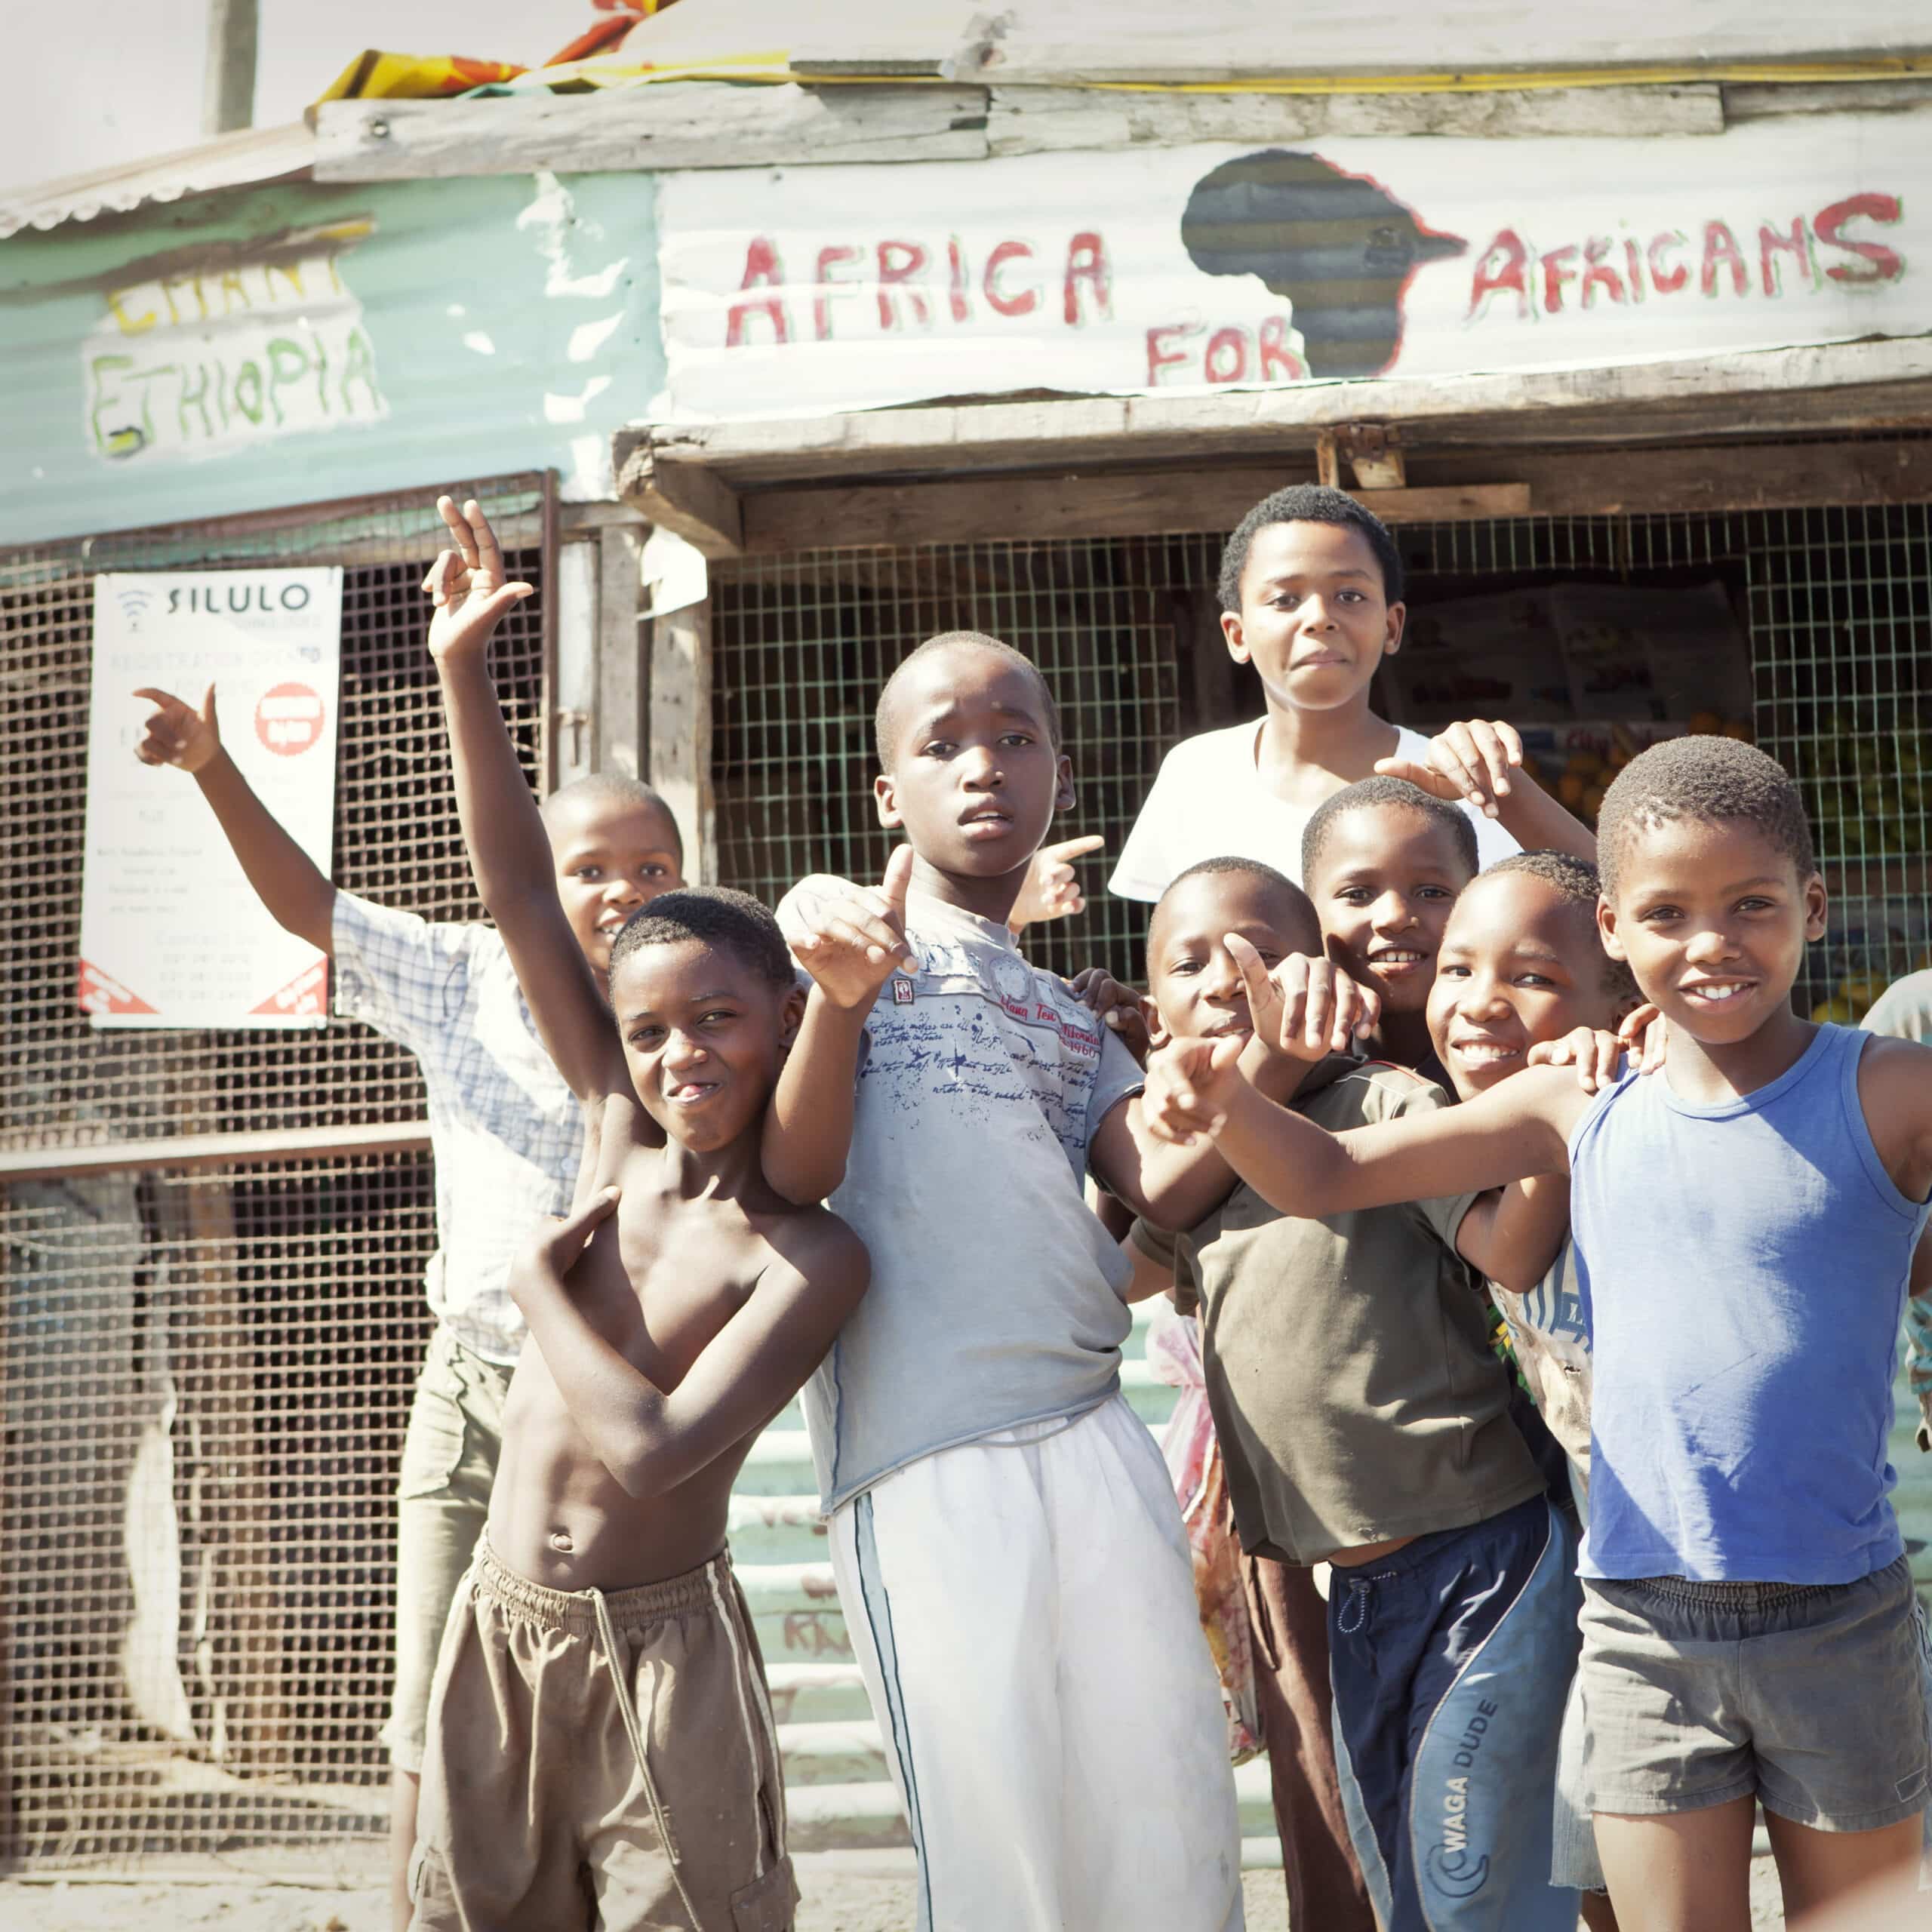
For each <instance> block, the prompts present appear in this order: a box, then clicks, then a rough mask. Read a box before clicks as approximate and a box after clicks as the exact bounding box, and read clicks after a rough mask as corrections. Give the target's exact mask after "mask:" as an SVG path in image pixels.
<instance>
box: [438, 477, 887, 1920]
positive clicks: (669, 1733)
mask: <svg viewBox="0 0 1932 1932" xmlns="http://www.w3.org/2000/svg"><path fill="white" fill-rule="evenodd" d="M440 507H441V510H442V513H443V517H444V520H445V522H446V523H447V524H448V526H449V529H450V532H451V537H452V539H453V540H454V543H455V544H456V546H457V548H456V549H455V551H454V552H445V554H444V555H442V556H441V558H439V559H438V561H437V565H436V567H435V570H434V571H433V572H432V574H431V577H430V580H429V586H430V589H431V592H432V596H433V597H434V598H435V605H436V611H435V616H434V617H433V618H432V621H431V623H430V627H429V648H430V651H431V654H432V656H433V657H435V660H436V665H437V669H438V672H439V673H440V674H441V681H442V689H443V699H444V703H445V709H446V712H447V715H448V721H449V728H450V738H451V751H452V755H453V758H454V764H455V771H456V785H457V804H458V807H459V809H460V812H461V814H462V818H463V832H464V836H465V838H466V841H467V842H468V844H469V851H470V854H471V858H472V863H473V864H474V866H475V872H476V881H477V885H478V889H479V891H481V895H482V897H483V901H484V903H485V905H486V906H488V908H489V910H490V912H491V915H492V916H493V917H494V918H495V920H496V921H497V925H498V928H499V929H500V931H501V932H502V934H503V940H504V943H505V944H506V946H507V948H508V949H509V956H510V959H511V961H512V964H513V965H514V966H515V969H516V974H517V978H518V982H519V983H520V984H521V986H522V987H523V989H524V992H525V997H526V998H528V1001H529V1003H530V1007H531V1012H532V1014H533V1015H534V1017H535V1019H536V1021H537V1026H538V1027H539V1029H540V1030H541V1032H542V1033H543V1038H544V1041H545V1043H546V1045H547V1046H548V1047H549V1050H550V1053H551V1056H552V1059H553V1060H555V1063H556V1065H557V1067H558V1070H559V1071H560V1072H561V1073H562V1074H563V1075H564V1077H565V1079H566V1080H568V1081H569V1083H570V1085H571V1090H572V1091H574V1093H575V1094H577V1097H578V1099H579V1100H580V1102H581V1103H582V1104H583V1109H584V1115H585V1126H586V1138H587V1141H588V1147H587V1150H586V1174H585V1177H584V1178H585V1182H586V1188H587V1195H588V1198H586V1199H585V1200H584V1201H583V1204H582V1205H580V1208H579V1211H578V1212H577V1214H576V1215H575V1216H574V1218H573V1219H572V1220H571V1222H569V1223H566V1224H565V1227H564V1228H563V1229H561V1230H560V1231H558V1232H557V1233H556V1234H555V1235H553V1236H552V1237H551V1238H549V1239H547V1240H546V1241H542V1242H540V1244H538V1246H537V1248H536V1250H535V1251H533V1252H532V1253H531V1254H528V1255H527V1256H526V1257H525V1258H524V1260H523V1262H522V1263H521V1264H520V1265H519V1266H518V1269H517V1271H516V1272H515V1275H514V1277H513V1291H514V1293H515V1296H516V1299H517V1303H518V1306H519V1307H520V1308H521V1310H522V1312H523V1315H524V1317H525V1320H526V1321H527V1322H528V1324H529V1328H530V1337H531V1344H532V1346H526V1347H525V1350H524V1352H523V1355H522V1357H521V1359H520V1361H518V1365H517V1371H516V1374H515V1378H514V1379H513V1380H512V1383H511V1386H510V1392H509V1401H508V1404H507V1407H506V1413H505V1417H504V1427H503V1457H502V1460H501V1462H500V1465H499V1466H498V1471H497V1484H496V1487H495V1490H494V1493H493V1494H492V1497H491V1510H490V1518H489V1524H488V1528H487V1529H486V1531H485V1540H484V1542H483V1544H482V1546H481V1548H480V1549H479V1550H478V1555H477V1558H476V1561H475V1564H474V1565H473V1566H472V1569H471V1571H470V1573H469V1576H468V1577H466V1580H465V1581H464V1583H463V1586H462V1587H461V1589H460V1590H459V1592H458V1593H457V1604H456V1607H455V1609H454V1611H452V1613H451V1620H450V1624H449V1627H448V1630H447V1632H446V1633H445V1638H444V1644H443V1650H442V1654H441V1657H440V1659H439V1660H438V1665H437V1675H436V1686H435V1691H434V1692H433V1694H432V1700H431V1709H430V1719H429V1732H430V1736H429V1747H428V1751H427V1753H426V1757H425V1760H424V1767H423V1798H422V1807H421V1814H420V1820H419V1825H418V1839H419V1841H418V1846H417V1858H416V1869H415V1872H414V1881H413V1882H414V1897H415V1902H416V1916H415V1919H414V1924H416V1925H417V1926H418V1927H423V1928H441V1927H465V1928H467V1927H473V1926H478V1925H482V1926H488V1927H493V1928H506V1927H529V1928H531V1932H550V1929H551V1928H552V1927H563V1926H567V1925H577V1926H584V1927H589V1926H592V1925H597V1924H601V1925H604V1926H608V1927H620V1926H645V1925H649V1926H653V1927H669V1926H675V1927H681V1928H687V1932H783V1928H785V1927H789V1925H790V1924H791V1923H792V1907H793V1906H794V1905H795V1902H796V1900H797V1888H796V1886H795V1884H794V1882H793V1879H792V1868H791V1862H790V1860H789V1858H788V1857H786V1852H785V1845H784V1798H783V1786H782V1783H781V1779H780V1766H779V1762H778V1755H777V1743H776V1739H775V1735H774V1730H773V1728H772V1724H771V1713H770V1709H769V1706H768V1703H767V1701H766V1697H765V1692H764V1673H763V1668H762V1666H761V1662H760V1660H759V1657H758V1645H757V1641H756V1638H755V1635H754V1634H753V1632H752V1626H751V1622H750V1619H749V1616H748V1614H747V1613H746V1608H745V1605H744V1602H743V1598H742V1597H741V1596H740V1594H739V1592H738V1589H737V1583H736V1582H735V1580H734V1578H733V1576H732V1574H731V1561H730V1556H729V1554H728V1552H727V1550H726V1549H725V1547H724V1530H725V1521H726V1512H727V1506H728V1501H729V1498H730V1495H731V1483H732V1480H733V1478H734V1476H735V1475H736V1474H737V1470H738V1469H739V1466H740V1464H741V1463H743V1460H744V1457H745V1454H746V1451H747V1450H748V1449H749V1447H750V1444H751V1443H752V1440H753V1439H754V1438H755V1437H756V1435H758V1432H759V1431H760V1430H761V1429H762V1428H763V1427H764V1425H765V1424H766V1423H768V1422H769V1421H770V1420H771V1418H772V1417H774V1415H776V1414H777V1412H778V1411H780V1409H781V1408H782V1407H783V1406H784V1405H785V1404H786V1402H787V1401H789V1400H790V1399H791V1398H792V1395H794V1394H795V1392H797V1390H798V1387H799V1386H800V1385H801V1383H803V1382H804V1379H805V1377H807V1376H808V1374H811V1371H812V1369H813V1367H814V1366H815V1365H816V1364H817V1361H818V1360H819V1358H820V1356H822V1355H823V1354H824V1352H825V1351H826V1348H827V1347H828V1346H829V1344H830V1343H831V1340H832V1337H833V1336H834V1334H835V1333H836V1332H837V1331H838V1327H839V1324H841V1322H842V1321H844V1319H845V1318H846V1316H847V1315H849V1314H850V1313H851V1311H852V1310H853V1309H854V1307H855V1306H857V1303H858V1302H859V1300H860V1297H861V1296H862V1294H863V1292H864V1290H865V1287H866V1282H867V1280H868V1277H869V1265H868V1263H867V1260H866V1253H865V1250H864V1248H863V1247H862V1246H861V1244H860V1242H859V1241H858V1238H857V1236H855V1235H854V1234H853V1233H852V1232H851V1230H850V1229H848V1228H847V1227H846V1226H844V1223H842V1222H841V1221H839V1220H836V1219H835V1218H834V1217H832V1215H831V1214H828V1213H827V1212H826V1211H825V1210H824V1209H823V1208H822V1207H804V1208H800V1207H794V1206H792V1204H790V1203H789V1202H788V1201H784V1200H783V1199H781V1198H780V1197H779V1196H778V1195H777V1194H775V1193H774V1192H773V1191H772V1189H771V1188H770V1186H768V1184H767V1183H766V1181H765V1179H764V1172H763V1168H762V1164H761V1154H760V1135H761V1132H762V1131H763V1129H764V1121H765V1111H766V1102H767V1100H768V1098H769V1097H770V1095H771V1089H772V1086H773V1084H774V1081H775V1080H776V1078H777V1074H778V1070H779V1068H780V1065H781V1064H782V1063H783V1057H784V1054H785V1051H786V1045H787V1044H788V1042H789V1039H790V1038H791V1035H792V1033H793V1032H794V1031H795V1029H796V1027H797V1025H798V1019H799V1016H800V1014H801V1011H802V1010H803V1004H804V1001H803V997H802V995H801V993H800V992H798V990H797V989H796V988H795V985H794V983H793V977H792V969H791V964H790V958H789V954H788V952H787V951H786V946H785V943H784V941H783V940H782V939H781V938H780V935H779V932H778V928H777V924H776V922H775V921H774V920H773V918H772V917H771V914H770V913H769V912H766V911H765V910H764V908H763V907H761V906H759V905H758V903H756V901H755V900H750V899H748V898H746V897H745V896H744V895H743V894H738V893H733V892H727V891H718V890H709V891H706V890H695V891H681V892H675V893H670V894H666V895H664V896H663V897H662V898H660V899H659V900H657V901H656V902H655V903H654V905H653V906H652V907H651V909H650V910H649V911H648V913H647V914H645V915H643V916H641V917H640V918H637V919H635V920H633V921H632V922H631V924H629V926H628V927H626V928H625V930H624V931H623V932H622V933H621V934H620V935H619V936H618V938H617V941H616V942H615V943H614V945H613V946H612V948H611V964H610V972H609V984H610V1003H609V1004H608V1006H607V1005H606V1004H605V1001H604V1000H603V999H602V998H601V997H600V995H599V993H598V986H597V983H596V981H595V979H594V978H593V977H592V974H591V971H590V969H589V966H588V964H586V961H585V959H584V957H583V952H582V951H581V950H580V949H579V947H578V946H577V944H576V942H575V940H574V939H573V937H572V936H571V930H570V927H569V924H568V921H567V920H566V918H565V915H564V912H563V910H562V908H561V905H560V903H559V902H558V897H557V893H556V888H555V883H554V881H553V879H552V875H551V869H550V865H549V857H548V846H547V844H546V839H545V836H544V832H543V823H542V821H541V819H540V817H539V814H538V812H537V805H536V803H535V801H534V799H533V798H531V794H530V791H529V788H528V786H527V785H526V783H525V781H524V778H523V775H522V774H521V771H520V770H519V769H518V765H517V762H516V759H515V755H514V752H513V751H512V747H511V744H510V740H509V736H508V734H507V733H506V731H505V730H504V728H503V718H502V715H501V713H500V711H499V709H498V708H497V701H496V697H495V693H494V691H493V689H492V688H491V683H490V678H489V672H488V663H487V650H488V639H489V636H490V633H491V631H492V630H493V629H494V628H495V626H496V624H497V621H498V620H500V617H502V615H503V612H504V611H506V610H507V609H508V608H509V606H510V605H512V604H513V603H514V602H515V601H516V600H517V598H518V597H520V596H523V595H528V587H527V586H524V585H521V584H506V583H504V582H503V561H502V557H501V555H500V552H499V550H498V549H497V543H496V540H495V539H494V537H493V536H492V535H491V531H490V528H489V526H488V523H487V522H485V520H484V518H483V516H482V515H481V512H480V511H479V510H478V508H477V506H475V504H474V503H472V504H470V505H469V506H467V507H466V511H465V512H458V511H457V508H456V506H454V504H453V503H451V502H450V501H449V500H448V499H447V498H445V499H444V500H442V502H441V505H440ZM612 1207H614V1208H615V1214H614V1219H613V1220H612V1221H611V1225H610V1226H605V1227H601V1228H600V1227H598V1225H597V1223H598V1222H599V1221H600V1220H601V1219H603V1218H604V1217H605V1216H606V1215H608V1214H610V1213H611V1209H612Z"/></svg>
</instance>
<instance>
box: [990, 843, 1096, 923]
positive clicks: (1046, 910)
mask: <svg viewBox="0 0 1932 1932" xmlns="http://www.w3.org/2000/svg"><path fill="white" fill-rule="evenodd" d="M1106 842H1107V841H1106V840H1105V839H1104V838H1101V837H1100V836H1099V835H1098V834H1097V833H1095V834H1090V835H1088V837H1086V838H1066V839H1063V840H1061V841H1060V843H1059V844H1057V845H1042V846H1041V848H1040V849H1039V850H1038V851H1037V852H1035V854H1033V859H1032V863H1031V864H1030V865H1029V866H1027V868H1026V883H1025V884H1023V886H1021V887H1020V897H1018V898H1017V899H1016V900H1014V902H1013V910H1012V911H1011V912H1009V913H1008V915H1006V923H1007V927H1008V931H1012V932H1015V933H1017V932H1020V931H1023V930H1024V928H1026V927H1028V926H1031V925H1037V924H1038V923H1039V922H1040V921H1041V920H1043V919H1069V918H1072V916H1073V915H1075V913H1076V912H1085V911H1086V909H1087V900H1086V897H1085V896H1084V894H1082V893H1081V890H1080V875H1079V874H1078V872H1076V871H1075V869H1074V864H1073V862H1074V860H1076V859H1084V858H1085V857H1087V855H1088V854H1089V853H1090V852H1097V851H1099V850H1100V848H1101V847H1102V846H1103V845H1104V844H1106Z"/></svg>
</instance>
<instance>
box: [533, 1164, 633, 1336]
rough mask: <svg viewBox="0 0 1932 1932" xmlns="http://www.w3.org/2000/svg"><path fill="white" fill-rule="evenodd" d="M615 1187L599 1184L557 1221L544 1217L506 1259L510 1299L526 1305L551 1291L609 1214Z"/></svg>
mask: <svg viewBox="0 0 1932 1932" xmlns="http://www.w3.org/2000/svg"><path fill="white" fill-rule="evenodd" d="M618 1193H619V1190H618V1189H617V1188H615V1187H602V1188H599V1189H598V1191H597V1192H595V1194H593V1195H592V1196H591V1197H590V1198H589V1200H588V1201H585V1202H584V1203H583V1205H582V1206H581V1207H575V1208H573V1209H572V1210H571V1212H570V1213H569V1214H566V1215H565V1217H563V1219H562V1220H560V1221H558V1220H546V1222H545V1223H544V1224H543V1226H541V1227H540V1228H539V1229H537V1232H536V1233H534V1235H531V1237H530V1238H529V1239H528V1241H525V1243H524V1244H523V1246H522V1247H521V1248H519V1249H518V1251H517V1254H516V1258H515V1260H513V1261H512V1263H510V1272H509V1291H510V1300H512V1301H513V1302H514V1303H515V1304H516V1305H517V1306H518V1308H524V1307H526V1306H528V1303H530V1302H531V1301H532V1300H535V1299H536V1298H537V1297H539V1296H541V1295H543V1294H553V1293H555V1292H556V1291H558V1290H559V1289H561V1287H562V1286H563V1284H564V1277H565V1275H568V1273H569V1272H571V1269H573V1268H574V1267H575V1266H577V1263H578V1261H579V1260H580V1259H581V1258H582V1257H583V1251H584V1250H585V1249H586V1247H589V1244H590V1237H591V1236H592V1235H593V1234H594V1233H595V1232H596V1231H597V1229H598V1228H599V1227H600V1226H601V1225H602V1224H603V1223H605V1221H607V1220H609V1219H610V1218H611V1214H613V1213H614V1211H615V1210H616V1208H617V1198H618Z"/></svg>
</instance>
